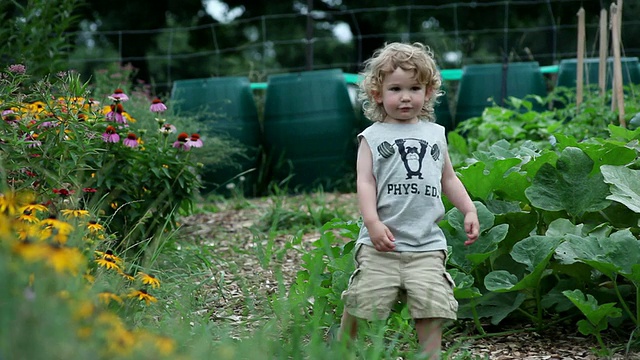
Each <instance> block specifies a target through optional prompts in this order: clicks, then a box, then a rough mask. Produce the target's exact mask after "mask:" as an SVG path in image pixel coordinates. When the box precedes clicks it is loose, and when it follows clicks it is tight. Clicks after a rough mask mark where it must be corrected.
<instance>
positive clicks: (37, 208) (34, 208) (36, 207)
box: [20, 203, 49, 213]
mask: <svg viewBox="0 0 640 360" xmlns="http://www.w3.org/2000/svg"><path fill="white" fill-rule="evenodd" d="M20 211H21V212H25V211H31V212H33V213H37V212H48V211H49V208H47V207H46V206H44V205H42V204H36V203H32V204H27V205H24V206H22V207H21V208H20Z"/></svg>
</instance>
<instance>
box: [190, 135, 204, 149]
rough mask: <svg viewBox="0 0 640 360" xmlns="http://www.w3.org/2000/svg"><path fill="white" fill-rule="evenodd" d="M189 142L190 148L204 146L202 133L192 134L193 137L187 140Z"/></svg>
mask: <svg viewBox="0 0 640 360" xmlns="http://www.w3.org/2000/svg"><path fill="white" fill-rule="evenodd" d="M187 144H188V145H189V147H190V148H192V147H196V148H200V147H202V145H203V144H202V140H200V135H198V134H195V133H194V134H191V139H189V140H187Z"/></svg>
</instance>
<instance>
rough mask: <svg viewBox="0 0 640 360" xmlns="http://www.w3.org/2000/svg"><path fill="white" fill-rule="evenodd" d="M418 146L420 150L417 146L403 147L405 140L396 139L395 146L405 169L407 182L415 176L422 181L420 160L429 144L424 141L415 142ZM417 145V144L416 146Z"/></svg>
mask: <svg viewBox="0 0 640 360" xmlns="http://www.w3.org/2000/svg"><path fill="white" fill-rule="evenodd" d="M417 141H418V143H419V144H420V150H418V147H417V146H405V143H406V140H405V139H396V146H397V147H398V152H399V153H400V158H402V162H403V163H404V167H405V169H407V180H409V179H412V178H413V177H414V176H417V177H418V179H422V159H424V155H425V154H426V153H427V147H428V146H429V144H428V143H427V142H426V141H424V140H417ZM416 145H417V144H416Z"/></svg>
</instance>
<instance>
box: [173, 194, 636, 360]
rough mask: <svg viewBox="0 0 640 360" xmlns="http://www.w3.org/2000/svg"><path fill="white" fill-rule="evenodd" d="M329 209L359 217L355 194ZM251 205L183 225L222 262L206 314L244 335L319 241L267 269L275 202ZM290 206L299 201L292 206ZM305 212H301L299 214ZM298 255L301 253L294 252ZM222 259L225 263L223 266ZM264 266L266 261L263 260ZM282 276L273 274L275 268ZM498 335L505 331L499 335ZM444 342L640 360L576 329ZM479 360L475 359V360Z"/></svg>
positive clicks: (566, 359)
mask: <svg viewBox="0 0 640 360" xmlns="http://www.w3.org/2000/svg"><path fill="white" fill-rule="evenodd" d="M323 196H324V197H325V206H342V207H348V208H349V211H350V213H351V214H353V216H354V219H355V217H357V201H356V198H355V195H354V194H324V195H323ZM246 201H248V203H249V205H245V206H240V207H238V208H234V206H231V205H232V203H231V202H230V203H229V204H226V205H225V204H220V205H219V207H220V210H219V211H217V212H211V213H209V212H207V213H200V214H196V215H192V216H189V217H186V218H184V219H182V223H183V229H184V230H185V231H184V232H186V233H187V234H188V237H189V238H192V239H196V240H195V241H197V242H199V244H200V245H202V246H209V247H210V248H211V251H212V252H214V253H215V254H216V258H217V259H218V260H217V261H216V263H215V264H214V266H213V267H212V269H211V273H210V274H207V276H206V277H203V281H204V280H205V278H206V281H207V284H208V285H207V286H206V287H204V289H205V290H204V291H203V293H202V294H201V296H203V297H204V298H205V300H206V304H207V306H206V308H204V309H202V310H201V312H202V313H207V314H209V316H210V318H211V319H212V320H213V321H224V322H226V323H232V324H235V325H237V326H240V327H242V328H244V329H247V328H251V327H254V326H257V325H258V324H260V323H261V321H262V320H264V319H261V318H259V317H258V316H256V315H255V313H258V312H255V311H252V309H257V308H259V309H265V308H268V306H267V301H268V296H269V295H271V294H273V293H275V292H276V291H278V287H279V282H278V278H277V273H278V272H279V273H281V275H282V281H283V283H284V286H285V287H288V286H289V285H290V284H291V282H292V281H293V280H294V279H295V277H296V274H297V272H298V271H299V270H300V269H301V267H300V257H301V255H302V254H304V252H305V250H308V249H310V248H311V245H310V244H311V243H312V242H313V241H315V240H317V239H318V238H319V234H318V233H317V232H311V233H307V234H305V235H303V239H302V242H301V244H299V245H295V246H294V248H293V249H290V250H288V251H286V252H283V253H281V258H280V259H277V256H276V255H275V254H273V255H272V256H271V259H270V260H269V263H268V264H264V263H262V264H261V262H260V259H259V258H258V256H256V254H257V253H258V252H259V249H258V248H259V247H264V246H266V245H267V243H266V241H264V240H259V237H257V236H255V231H252V228H255V226H256V225H258V224H259V222H260V221H261V218H262V217H263V216H264V215H265V214H266V213H267V212H268V211H269V209H270V208H272V207H273V206H274V203H273V199H271V198H264V199H249V200H246ZM289 203H290V204H291V206H297V205H295V204H296V202H295V201H291V202H289ZM300 211H303V210H300ZM291 239H292V236H291V235H289V236H286V235H280V236H277V237H276V238H275V239H274V242H275V245H276V246H274V247H275V248H276V249H274V250H273V251H274V253H275V252H277V250H279V249H282V248H284V246H285V244H286V243H287V242H290V241H291ZM296 250H297V251H296ZM220 259H224V260H220ZM263 261H265V260H264V259H263ZM276 267H277V269H278V271H277V272H276V271H274V270H273V269H274V268H276ZM500 331H504V329H501V330H500ZM464 339H465V338H464V337H463V338H462V340H459V339H456V337H455V336H453V337H451V338H450V339H449V338H445V341H444V348H454V349H455V351H454V354H456V355H460V354H466V355H469V356H470V357H468V359H474V360H475V359H477V360H481V359H486V358H488V359H492V360H507V359H530V360H570V359H576V360H599V359H612V360H622V359H640V353H638V352H634V351H630V352H629V353H626V351H625V347H624V345H625V344H624V342H621V341H619V340H618V341H616V343H615V344H613V343H612V344H610V345H611V348H617V349H621V350H619V351H617V352H616V353H615V354H613V355H612V356H609V357H604V356H600V357H599V356H597V355H596V353H595V350H596V349H597V348H598V345H597V342H596V341H595V340H594V339H593V338H590V337H585V336H583V335H581V334H579V333H578V332H577V329H576V328H575V327H573V328H566V329H563V328H558V329H552V330H549V331H546V332H544V333H537V332H535V331H526V332H519V333H514V334H511V335H504V336H489V337H485V338H479V339H478V338H476V339H473V340H464ZM471 356H475V357H471Z"/></svg>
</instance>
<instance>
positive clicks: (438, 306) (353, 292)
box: [342, 244, 458, 320]
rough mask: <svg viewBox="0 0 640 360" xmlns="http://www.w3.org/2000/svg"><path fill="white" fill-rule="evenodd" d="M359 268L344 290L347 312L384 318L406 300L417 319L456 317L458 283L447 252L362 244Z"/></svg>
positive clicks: (362, 316)
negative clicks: (385, 248)
mask: <svg viewBox="0 0 640 360" xmlns="http://www.w3.org/2000/svg"><path fill="white" fill-rule="evenodd" d="M354 252H355V255H354V256H355V261H356V270H355V271H354V272H353V274H352V275H351V278H350V279H349V287H348V288H347V290H345V291H344V292H343V293H342V299H343V300H344V303H345V307H346V311H348V312H349V314H351V315H353V316H355V317H358V318H362V319H367V320H384V319H386V318H387V317H388V316H389V312H390V310H391V308H392V307H393V305H394V304H395V303H396V302H398V301H405V302H406V303H407V307H408V308H409V314H410V315H411V317H412V318H414V319H423V318H442V319H451V320H455V319H456V318H457V311H458V302H457V301H456V299H455V298H454V296H453V287H454V286H455V284H454V282H453V279H452V278H451V275H449V273H448V272H447V271H446V268H445V259H446V254H445V252H444V251H430V252H379V251H377V250H376V249H375V248H373V247H372V246H368V245H362V244H359V245H357V246H356V248H355V249H354Z"/></svg>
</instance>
